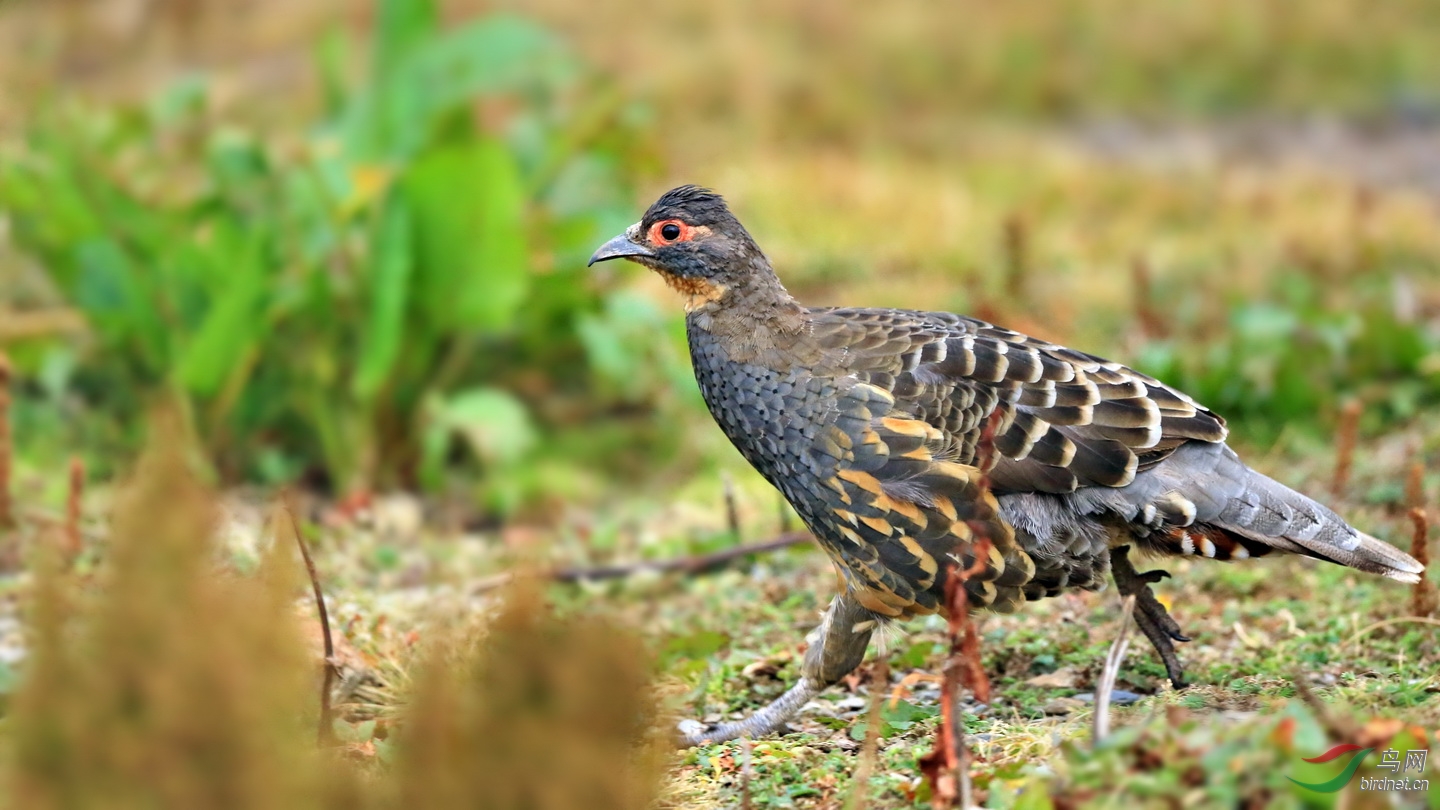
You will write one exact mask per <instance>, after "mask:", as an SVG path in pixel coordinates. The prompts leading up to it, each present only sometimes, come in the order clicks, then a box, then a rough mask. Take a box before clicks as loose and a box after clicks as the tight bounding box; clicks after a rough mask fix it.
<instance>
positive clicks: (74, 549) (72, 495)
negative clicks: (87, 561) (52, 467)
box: [65, 456, 85, 557]
mask: <svg viewBox="0 0 1440 810" xmlns="http://www.w3.org/2000/svg"><path fill="white" fill-rule="evenodd" d="M84 498H85V462H83V461H81V460H80V459H79V457H77V456H72V457H71V458H70V488H69V494H68V495H67V496H66V498H65V553H66V554H67V555H69V556H71V557H74V556H75V555H77V554H79V553H80V549H81V548H83V547H84V545H83V543H84V541H83V538H82V537H81V535H80V513H81V507H82V501H83V500H84Z"/></svg>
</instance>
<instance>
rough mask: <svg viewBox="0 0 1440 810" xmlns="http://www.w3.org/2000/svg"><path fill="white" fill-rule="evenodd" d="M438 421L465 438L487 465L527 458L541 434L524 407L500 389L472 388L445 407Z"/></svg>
mask: <svg viewBox="0 0 1440 810" xmlns="http://www.w3.org/2000/svg"><path fill="white" fill-rule="evenodd" d="M435 418H436V421H437V422H439V423H441V424H443V425H445V426H447V427H449V428H450V429H451V430H453V431H455V432H458V433H459V434H460V435H462V436H464V437H465V439H466V441H467V442H469V444H470V447H471V449H473V450H474V451H475V454H476V455H478V456H480V458H482V459H484V460H485V461H489V462H493V463H496V464H508V463H511V462H515V461H518V460H520V459H521V458H523V457H524V455H525V454H526V453H527V452H529V450H530V449H531V448H532V447H533V446H534V445H535V442H536V439H537V438H538V434H537V433H536V431H535V426H534V424H533V423H532V422H531V420H530V412H529V411H528V410H526V408H525V405H524V403H522V402H521V401H520V400H518V399H516V398H515V397H514V395H512V394H510V393H509V392H508V391H502V390H500V389H498V388H472V389H469V390H466V391H461V392H460V393H458V394H456V395H455V396H453V397H451V398H450V399H448V400H445V401H444V402H443V403H441V405H440V407H439V412H438V413H437V414H436V415H435Z"/></svg>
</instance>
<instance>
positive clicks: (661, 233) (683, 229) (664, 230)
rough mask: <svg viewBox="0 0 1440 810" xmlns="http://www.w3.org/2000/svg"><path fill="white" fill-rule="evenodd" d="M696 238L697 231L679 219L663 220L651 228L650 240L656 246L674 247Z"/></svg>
mask: <svg viewBox="0 0 1440 810" xmlns="http://www.w3.org/2000/svg"><path fill="white" fill-rule="evenodd" d="M694 236H695V229H694V228H691V227H690V226H689V225H686V224H685V223H684V222H683V221H681V220H678V219H662V220H660V221H659V222H657V223H655V224H654V225H651V226H650V232H649V234H648V238H649V240H650V243H651V244H654V245H673V244H675V243H676V242H688V241H690V239H691V238H693V237H694Z"/></svg>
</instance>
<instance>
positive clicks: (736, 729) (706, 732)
mask: <svg viewBox="0 0 1440 810" xmlns="http://www.w3.org/2000/svg"><path fill="white" fill-rule="evenodd" d="M878 623H879V620H878V619H876V617H875V614H874V613H871V612H870V611H868V610H866V609H865V608H863V607H861V606H860V604H859V603H858V602H856V601H855V599H854V598H853V597H852V596H850V594H849V593H848V592H844V593H841V594H839V595H838V596H836V597H835V599H834V600H833V601H832V602H831V603H830V608H829V609H828V610H826V611H825V616H824V618H822V619H821V620H820V626H818V627H816V628H815V629H814V630H813V631H811V633H810V635H809V636H808V637H807V640H808V641H809V642H810V647H809V648H808V649H807V650H806V651H805V661H804V663H803V664H802V665H801V668H800V680H799V681H796V682H795V685H794V686H791V687H790V688H789V689H788V690H786V692H785V694H783V695H781V696H780V697H778V698H776V699H775V701H774V702H773V703H771V704H770V705H769V706H766V707H765V708H763V709H761V710H760V711H758V712H755V713H754V714H752V715H750V716H749V717H746V718H745V719H743V720H736V721H734V722H730V723H719V724H717V725H714V726H703V725H701V724H700V723H697V722H695V721H694V720H687V721H685V722H683V723H681V724H680V733H681V746H682V747H685V748H689V747H691V746H696V745H703V744H706V743H717V742H724V741H726V740H733V739H735V738H736V737H760V736H763V735H765V734H769V733H771V732H773V731H778V730H780V729H781V728H783V727H784V725H785V721H787V720H789V719H790V718H791V717H794V716H795V713H796V712H798V711H800V708H801V707H802V706H804V705H805V704H806V703H809V702H810V701H811V700H812V699H814V698H815V697H816V696H817V695H819V694H820V693H821V692H822V691H824V690H825V688H826V687H828V686H831V685H832V684H835V683H838V682H839V681H840V679H841V678H844V677H845V676H846V675H849V674H850V673H851V672H853V671H855V668H856V667H858V666H860V662H861V661H863V660H865V647H866V645H868V644H869V643H870V636H871V635H872V634H873V633H874V632H875V628H876V626H877V625H878Z"/></svg>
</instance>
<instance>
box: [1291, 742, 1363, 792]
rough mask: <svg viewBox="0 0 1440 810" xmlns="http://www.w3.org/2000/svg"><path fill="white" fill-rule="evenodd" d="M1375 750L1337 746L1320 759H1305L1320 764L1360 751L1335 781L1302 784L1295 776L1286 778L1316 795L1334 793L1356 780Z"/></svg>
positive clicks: (1347, 745) (1336, 776)
mask: <svg viewBox="0 0 1440 810" xmlns="http://www.w3.org/2000/svg"><path fill="white" fill-rule="evenodd" d="M1374 750H1375V749H1374V748H1361V747H1360V746H1358V745H1354V744H1352V743H1345V744H1344V745H1337V746H1335V747H1334V748H1331V749H1330V750H1329V751H1326V752H1325V753H1323V754H1321V755H1320V756H1318V757H1305V761H1306V762H1313V763H1317V764H1319V763H1325V762H1329V761H1330V760H1332V759H1336V758H1338V757H1343V756H1345V755H1346V754H1349V753H1351V752H1353V751H1359V752H1360V753H1359V754H1356V755H1355V756H1353V757H1351V758H1350V764H1349V765H1346V766H1345V770H1343V771H1341V772H1340V773H1338V774H1336V775H1335V778H1334V779H1328V780H1326V781H1324V782H1314V783H1311V782H1301V781H1300V780H1299V779H1296V778H1295V777H1293V776H1287V777H1285V778H1286V779H1289V780H1290V781H1291V782H1294V783H1295V784H1297V785H1299V786H1300V787H1303V788H1308V789H1310V790H1313V791H1315V792H1316V793H1334V792H1336V791H1338V790H1340V789H1341V788H1343V787H1345V786H1346V785H1348V784H1350V780H1351V779H1354V778H1355V771H1357V770H1359V769H1360V765H1361V763H1363V762H1364V761H1365V757H1366V756H1367V755H1368V754H1369V753H1370V752H1371V751H1374Z"/></svg>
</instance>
